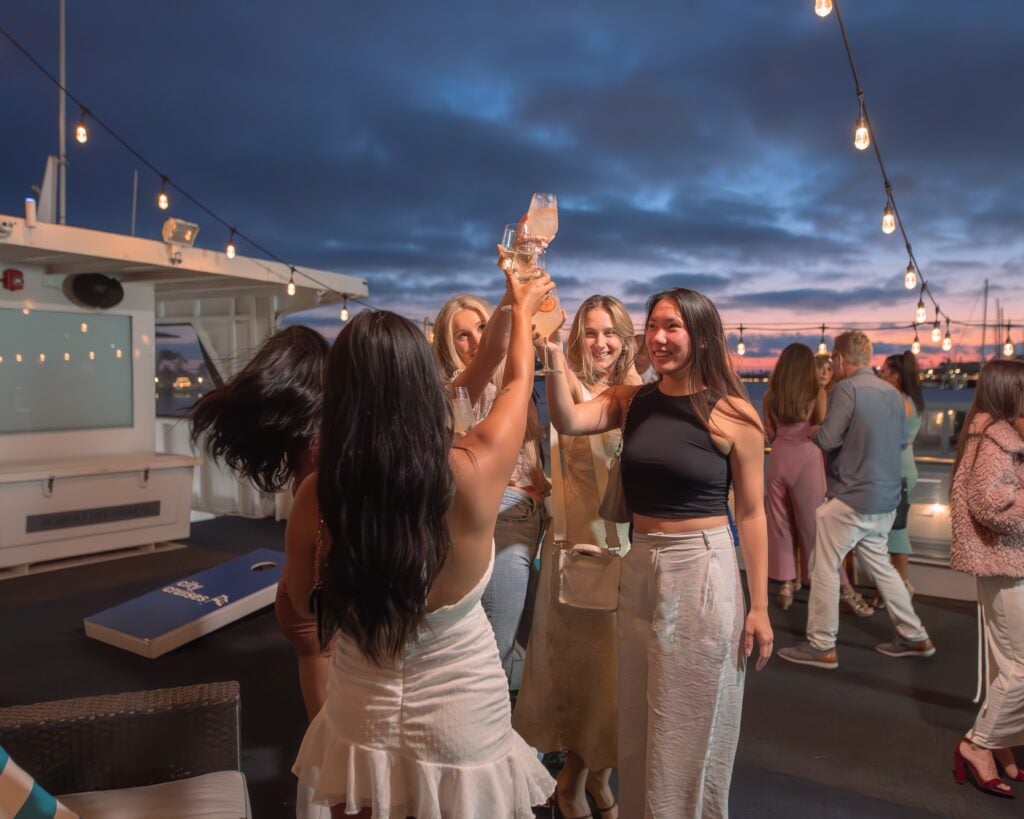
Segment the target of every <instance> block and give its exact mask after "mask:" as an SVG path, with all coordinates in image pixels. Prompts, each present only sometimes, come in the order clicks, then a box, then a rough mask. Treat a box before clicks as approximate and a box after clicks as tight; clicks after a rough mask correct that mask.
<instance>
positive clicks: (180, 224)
mask: <svg viewBox="0 0 1024 819" xmlns="http://www.w3.org/2000/svg"><path fill="white" fill-rule="evenodd" d="M160 235H161V236H162V237H163V240H164V241H165V242H167V244H169V245H183V246H184V247H192V246H193V245H194V244H195V243H196V237H197V236H198V235H199V225H197V224H196V223H195V222H186V221H185V220H184V219H175V218H174V217H173V216H172V217H171V218H170V219H168V220H167V221H166V222H164V226H163V228H162V229H161V230H160Z"/></svg>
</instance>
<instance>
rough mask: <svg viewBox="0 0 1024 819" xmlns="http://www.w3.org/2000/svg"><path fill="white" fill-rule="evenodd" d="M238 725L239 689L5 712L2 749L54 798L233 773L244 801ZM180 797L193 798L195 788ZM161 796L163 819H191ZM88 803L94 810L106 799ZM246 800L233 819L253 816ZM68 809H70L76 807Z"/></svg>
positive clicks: (117, 697)
mask: <svg viewBox="0 0 1024 819" xmlns="http://www.w3.org/2000/svg"><path fill="white" fill-rule="evenodd" d="M238 718H239V692H238V683H237V682H219V683H205V684H202V685H189V686H182V687H178V688H163V689H157V690H152V691H137V692H132V693H128V694H110V695H105V696H99V697H79V698H76V699H70V700H56V701H53V702H45V703H39V704H35V705H15V706H11V707H8V708H0V745H3V746H4V747H5V748H6V749H7V751H8V753H10V755H11V757H12V759H15V760H16V761H17V762H18V764H19V765H21V767H23V768H24V769H25V770H27V771H28V772H29V773H31V774H32V775H33V776H34V777H35V778H36V780H37V781H38V782H39V784H40V785H42V786H43V787H44V788H46V789H47V790H48V791H50V793H55V794H68V793H79V792H83V791H89V792H93V791H107V792H109V791H115V790H117V789H125V788H139V787H140V786H148V785H157V784H158V783H169V782H176V781H178V780H187V779H190V778H194V777H200V776H202V775H204V774H215V773H221V772H227V776H228V781H229V782H234V783H237V782H238V781H241V783H242V785H241V787H242V791H243V795H244V779H242V775H241V773H239V761H240V759H239V744H240V743H239V727H238ZM232 772H234V773H233V774H232ZM202 781H203V782H205V783H209V781H210V780H209V778H207V777H204V778H203V780H202ZM229 787H230V786H229ZM234 787H236V788H237V785H234ZM175 790H182V791H187V790H188V783H187V782H182V783H181V786H180V787H179V788H171V789H170V792H171V793H173V792H174V791H175ZM158 793H159V799H160V801H161V803H162V804H161V809H162V812H166V813H167V815H169V816H181V817H185V816H188V815H189V814H188V813H184V812H183V813H175V812H174V810H175V809H174V808H173V806H172V805H169V804H167V800H168V799H173V798H174V797H173V795H170V794H169V788H168V786H166V785H160V787H159V789H158ZM138 795H139V792H134V794H133V797H135V799H134V802H135V803H137V802H138V798H137V797H138ZM88 796H89V797H90V799H89V800H88V801H89V802H90V804H91V805H95V804H96V803H97V800H98V799H100V797H101V795H100V794H88ZM102 796H104V797H105V796H106V795H102ZM110 798H111V799H112V800H113V798H114V797H113V794H110ZM243 798H244V802H245V803H246V804H245V813H235V812H232V813H231V815H232V816H235V817H237V816H243V815H244V816H247V815H248V806H247V801H248V799H247V795H244V797H243ZM189 800H191V801H195V794H194V793H193V794H191V796H190V797H189V798H188V799H186V801H189ZM66 801H67V802H68V804H69V807H70V806H71V802H72V801H73V800H66ZM101 804H103V805H106V804H107V803H106V802H101ZM110 804H113V802H112V801H111V803H110ZM104 815H106V812H105V813H104ZM204 815H208V814H204Z"/></svg>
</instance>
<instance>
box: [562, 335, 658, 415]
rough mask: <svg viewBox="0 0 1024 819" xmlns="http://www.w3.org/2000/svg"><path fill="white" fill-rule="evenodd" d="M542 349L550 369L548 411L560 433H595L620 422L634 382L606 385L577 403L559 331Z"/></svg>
mask: <svg viewBox="0 0 1024 819" xmlns="http://www.w3.org/2000/svg"><path fill="white" fill-rule="evenodd" d="M545 349H546V350H547V352H548V355H549V356H550V359H549V360H550V361H551V369H552V370H554V372H551V373H548V375H547V391H548V414H549V415H550V416H551V423H552V424H553V425H554V427H555V429H557V430H558V431H559V432H560V433H561V434H563V435H594V434H596V433H598V432H607V431H608V430H610V429H615V428H616V427H619V426H621V424H622V417H623V409H622V408H623V407H624V406H625V403H626V402H628V400H629V397H630V396H632V395H633V393H634V392H636V390H637V389H638V388H637V387H635V386H632V385H630V386H625V385H624V386H620V387H610V388H609V389H607V390H605V391H604V392H602V393H601V394H600V395H597V396H595V397H593V398H591V399H590V400H589V401H584V402H582V403H579V404H577V403H576V401H575V400H574V399H573V391H572V385H571V383H570V381H569V378H570V375H571V373H570V372H569V362H568V361H566V358H565V354H564V353H563V352H562V342H561V331H560V330H559V331H556V332H554V333H552V334H551V337H550V338H549V339H548V342H547V345H546V347H545Z"/></svg>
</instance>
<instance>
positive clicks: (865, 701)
mask: <svg viewBox="0 0 1024 819" xmlns="http://www.w3.org/2000/svg"><path fill="white" fill-rule="evenodd" d="M283 539H284V527H283V524H278V523H274V522H272V521H270V520H264V521H258V520H247V519H242V518H221V519H217V520H212V521H208V522H204V523H198V524H194V525H193V527H192V535H191V537H190V538H189V540H188V541H187V543H188V545H187V547H186V548H185V549H181V550H178V551H172V552H165V553H156V554H150V555H146V556H142V557H136V558H130V559H125V560H119V561H116V562H113V563H102V564H96V565H90V566H82V567H78V568H72V569H68V570H65V571H61V572H53V573H48V574H44V575H38V576H28V577H24V578H17V579H13V580H8V581H5V582H4V583H3V586H2V593H0V655H2V656H3V657H4V658H5V663H4V666H5V668H4V672H3V676H2V678H0V702H2V704H4V705H11V704H18V703H29V702H39V701H43V700H50V699H60V698H64V697H72V696H82V695H89V694H104V693H113V692H119V691H130V690H141V689H145V688H159V687H163V686H169V685H183V684H188V683H196V682H205V681H213V680H231V679H233V680H238V681H239V682H240V683H241V691H242V746H243V754H242V766H243V769H244V771H245V774H246V777H247V779H248V783H249V789H250V793H251V796H252V803H253V815H254V816H255V817H257V819H278V817H287V816H289V815H292V816H294V812H293V808H292V804H293V801H294V780H293V778H292V776H291V774H290V773H289V767H290V765H291V761H292V758H293V756H294V754H295V751H296V750H297V748H298V745H299V742H300V740H301V737H302V733H303V729H304V722H305V714H304V710H303V707H302V702H301V699H300V696H299V689H298V678H297V674H296V670H295V662H294V660H293V656H292V650H291V647H290V645H289V644H288V643H287V642H286V641H285V639H284V638H283V637H282V636H281V635H280V633H279V632H278V629H277V623H276V621H275V619H274V613H273V611H272V610H271V609H265V610H263V611H262V612H260V613H258V614H254V615H250V616H249V617H246V618H244V619H242V620H240V621H238V622H237V623H234V624H232V625H230V626H228V627H226V628H224V629H222V630H220V631H218V632H216V633H214V634H211V635H208V636H206V637H204V638H202V639H200V640H197V641H195V642H193V643H191V644H189V645H187V646H184V647H182V648H180V649H178V650H176V651H173V652H171V653H170V654H167V655H165V656H163V657H160V658H159V659H156V660H148V659H144V658H142V657H139V656H136V655H134V654H130V653H128V652H126V651H122V650H119V649H116V648H113V647H111V646H109V645H105V644H102V643H98V642H96V641H94V640H89V639H87V638H86V637H85V634H84V632H83V629H82V618H83V617H85V616H87V615H89V614H93V613H95V612H97V611H100V610H102V609H105V608H107V607H109V606H112V605H115V604H117V603H120V602H123V601H124V600H127V599H129V598H131V597H134V596H136V595H138V594H141V593H143V592H145V591H148V590H150V589H152V588H154V587H156V586H159V585H162V584H165V583H166V582H168V581H172V580H175V579H178V578H180V577H181V576H183V575H184V574H186V573H189V572H193V571H198V570H202V569H205V568H208V567H210V566H213V565H216V564H217V563H220V562H222V561H224V560H226V559H228V558H229V557H231V556H233V555H236V554H240V553H244V552H247V551H250V550H252V549H256V548H261V547H267V548H278V549H279V548H281V545H282V543H283ZM917 605H918V611H919V613H920V615H921V617H922V619H923V620H924V622H925V625H926V626H927V628H928V629H929V631H930V632H931V634H932V636H933V638H934V639H935V642H936V644H937V646H938V653H937V654H936V656H935V657H933V658H931V659H928V660H910V659H908V660H893V659H889V658H886V657H883V656H881V655H879V654H876V653H875V652H874V651H872V650H871V646H872V645H873V644H874V643H875V642H879V641H881V640H884V639H889V636H890V625H889V621H888V617H886V615H885V613H884V612H879V613H877V614H876V615H875V616H874V617H872V618H868V619H864V620H862V619H858V618H855V617H852V616H849V615H844V616H843V619H842V625H841V632H840V635H839V654H840V668H839V670H838V671H835V672H828V671H819V670H816V669H809V668H801V667H797V666H793V665H789V664H786V663H783V662H780V661H778V660H773V661H772V663H771V664H770V665H769V667H768V668H767V669H766V670H765V671H763V672H761V673H760V674H755V673H750V675H749V676H748V681H747V689H746V700H745V703H744V714H743V729H742V737H741V740H740V747H739V754H738V758H737V761H736V768H735V774H734V777H733V789H732V815H733V816H736V817H780V818H781V817H785V819H791V818H792V817H795V816H806V817H815V819H817V818H818V817H854V816H864V817H867V816H871V817H901V818H904V819H905V818H906V817H925V816H962V817H978V816H986V817H1003V816H1006V817H1009V816H1018V815H1019V807H1018V806H1016V805H1015V803H1014V802H1011V801H1004V800H998V799H993V798H991V797H986V796H984V795H982V794H980V793H978V792H977V791H975V790H974V789H973V788H969V787H957V785H956V784H955V783H954V782H953V778H952V776H951V773H950V771H951V765H952V754H953V747H954V746H955V744H956V741H957V738H958V737H959V736H960V735H962V734H963V732H964V731H965V730H966V729H967V727H968V726H969V725H970V724H971V722H972V719H973V715H974V712H975V709H976V707H975V706H973V705H972V704H971V702H970V698H971V696H972V695H973V693H974V688H975V664H976V651H977V646H976V619H975V609H974V606H973V604H967V603H958V602H954V601H945V600H934V599H927V598H919V599H918V601H917ZM806 612H807V607H806V592H801V593H799V594H798V596H797V602H796V603H795V604H794V606H793V607H792V608H791V609H790V610H789V611H788V612H781V611H780V610H779V609H777V608H775V607H773V608H772V619H773V621H774V623H775V628H776V642H777V645H778V646H780V647H781V646H786V645H790V644H792V643H793V642H796V641H797V639H799V638H800V636H801V633H802V630H803V626H804V621H805V617H806ZM685 686H686V681H685V680H684V679H681V680H680V681H679V689H680V693H681V694H682V693H683V692H684V691H685ZM1018 796H1020V797H1022V798H1024V790H1022V789H1021V788H1018ZM539 815H546V814H544V813H540V814H539Z"/></svg>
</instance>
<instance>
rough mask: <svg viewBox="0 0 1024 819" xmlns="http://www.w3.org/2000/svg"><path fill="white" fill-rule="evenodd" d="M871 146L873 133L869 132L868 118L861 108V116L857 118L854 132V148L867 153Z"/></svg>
mask: <svg viewBox="0 0 1024 819" xmlns="http://www.w3.org/2000/svg"><path fill="white" fill-rule="evenodd" d="M870 146H871V132H870V131H869V130H868V118H867V117H866V116H864V107H863V106H861V109H860V116H858V117H857V126H856V127H855V128H854V131H853V147H854V148H856V149H857V150H858V151H866V150H867V149H868V148H869V147H870Z"/></svg>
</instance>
